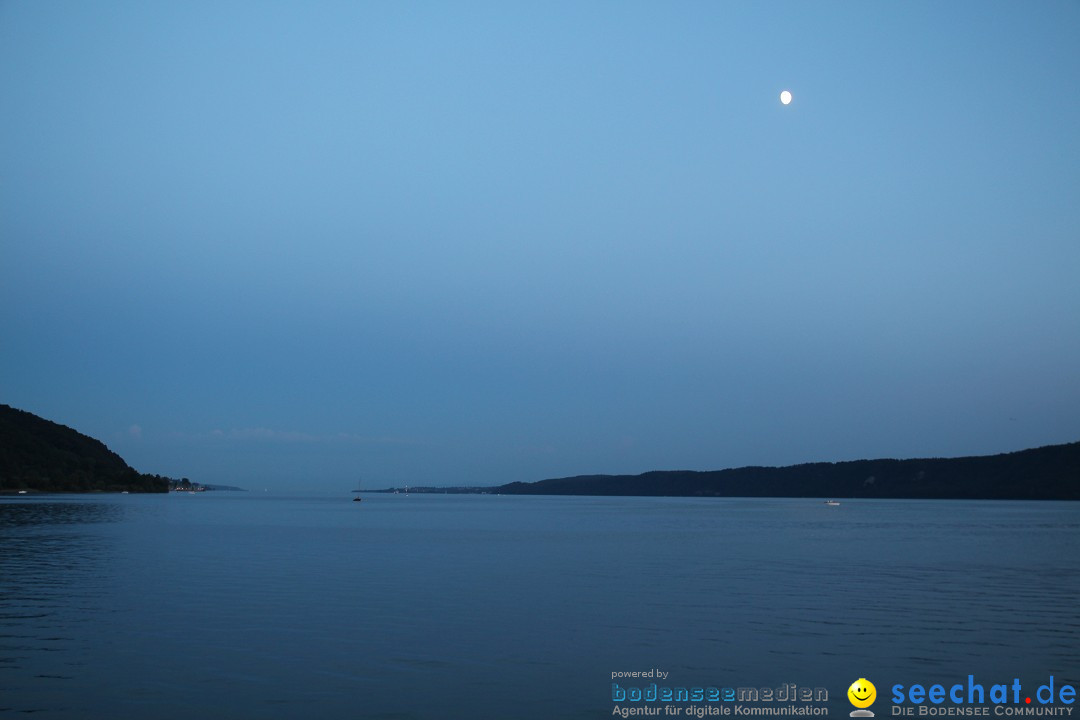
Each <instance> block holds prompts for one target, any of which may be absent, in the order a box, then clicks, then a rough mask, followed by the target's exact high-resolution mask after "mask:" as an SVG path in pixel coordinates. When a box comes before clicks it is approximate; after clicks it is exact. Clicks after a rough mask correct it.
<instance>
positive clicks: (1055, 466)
mask: <svg viewBox="0 0 1080 720" xmlns="http://www.w3.org/2000/svg"><path fill="white" fill-rule="evenodd" d="M489 491H490V492H498V493H503V494H519V495H651V496H681V497H684V496H691V497H692V496H702V497H819V498H966V499H980V498H982V499H1018V500H1080V442H1075V443H1069V444H1067V445H1048V446H1046V447H1041V448H1036V449H1033V450H1021V451H1019V452H1013V453H1007V454H1003V455H988V456H981V457H962V458H948V459H945V458H931V459H920V460H855V461H851V462H838V463H809V464H805V465H793V466H789V467H743V468H735V469H731V470H714V471H706V472H693V471H658V472H648V473H644V474H642V475H581V476H578V477H568V478H556V479H551V480H541V481H539V482H534V483H520V482H517V483H511V484H509V485H502V486H500V487H496V488H490V489H489Z"/></svg>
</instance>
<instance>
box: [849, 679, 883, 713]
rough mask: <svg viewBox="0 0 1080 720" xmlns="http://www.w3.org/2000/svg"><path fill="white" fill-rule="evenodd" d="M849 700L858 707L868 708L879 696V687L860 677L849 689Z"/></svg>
mask: <svg viewBox="0 0 1080 720" xmlns="http://www.w3.org/2000/svg"><path fill="white" fill-rule="evenodd" d="M847 697H848V700H850V701H851V704H852V705H854V706H855V707H857V708H868V707H870V706H871V705H873V704H874V700H875V699H876V698H877V688H875V687H874V683H872V682H870V681H869V680H867V679H866V678H859V679H858V680H856V681H855V682H853V683H851V687H849V688H848V689H847Z"/></svg>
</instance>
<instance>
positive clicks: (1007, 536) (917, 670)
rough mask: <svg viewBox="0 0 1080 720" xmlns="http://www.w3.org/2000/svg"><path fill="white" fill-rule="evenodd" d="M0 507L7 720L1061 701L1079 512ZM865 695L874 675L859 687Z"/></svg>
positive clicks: (647, 503) (717, 503)
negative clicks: (657, 678)
mask: <svg viewBox="0 0 1080 720" xmlns="http://www.w3.org/2000/svg"><path fill="white" fill-rule="evenodd" d="M205 495H206V496H205V497H199V496H192V495H173V496H157V497H150V496H138V497H137V496H123V497H101V498H92V499H88V500H86V501H79V502H46V501H41V500H36V499H35V500H32V501H4V500H0V548H2V549H3V554H2V555H0V575H2V578H3V585H2V589H0V688H3V692H2V693H0V717H8V716H10V717H15V716H19V717H21V716H22V713H24V712H29V711H36V712H35V717H45V718H50V719H53V718H55V719H58V720H59V719H66V718H80V719H90V720H94V719H96V718H116V717H138V718H144V719H146V720H173V719H174V718H175V719H177V720H179V719H180V718H190V717H201V718H248V717H250V718H267V719H268V720H276V719H278V718H281V719H285V718H294V717H300V716H304V715H312V716H318V717H326V718H338V717H362V718H379V717H385V718H391V717H393V718H418V719H419V718H457V717H461V718H485V717H514V718H519V719H521V720H532V719H533V718H537V719H539V718H550V717H559V718H575V717H581V718H584V717H606V716H609V715H610V713H611V703H610V692H609V689H610V685H609V680H610V674H611V672H613V671H617V670H639V669H646V668H650V667H660V668H663V669H664V670H665V671H667V672H670V673H671V677H672V679H673V680H674V681H677V682H679V683H685V684H694V683H701V684H731V685H732V686H738V685H740V684H745V685H758V686H761V685H779V684H781V683H787V682H794V683H798V684H799V685H803V686H824V687H828V688H830V693H833V692H834V691H835V700H836V702H835V703H834V702H833V699H834V698H833V697H832V696H831V697H830V715H837V716H846V714H847V712H848V711H849V710H850V707H845V706H846V704H847V703H846V700H845V698H844V695H843V692H844V690H845V688H846V687H847V685H849V684H850V682H851V680H853V679H855V678H857V677H868V678H871V679H873V680H874V681H875V682H877V681H878V679H882V680H885V681H888V680H890V679H892V682H905V683H908V684H910V683H914V682H920V681H929V680H935V679H936V680H951V679H953V678H956V677H959V678H961V679H963V678H964V677H966V675H967V674H968V673H974V674H976V675H980V676H983V675H985V676H986V677H988V678H995V679H997V678H1004V679H1006V680H1008V679H1011V678H1013V677H1020V678H1023V679H1024V680H1025V682H1026V681H1028V680H1030V681H1032V682H1035V683H1036V684H1037V683H1040V682H1044V681H1045V679H1046V678H1047V677H1048V676H1049V675H1051V674H1052V675H1054V676H1055V677H1056V678H1058V679H1059V681H1060V682H1072V683H1073V684H1074V685H1075V684H1078V682H1080V677H1077V671H1078V670H1080V609H1078V605H1077V602H1076V598H1077V597H1080V503H1013V502H989V503H987V502H950V501H941V502H917V501H866V502H851V503H847V502H845V503H844V504H843V505H842V506H841V507H838V508H826V507H823V506H822V505H821V503H819V502H807V501H801V500H737V499H736V500H694V499H671V498H528V497H517V498H509V497H508V498H501V497H494V496H466V497H455V496H413V497H408V496H377V495H373V496H371V497H369V498H365V502H364V503H363V504H362V506H360V507H358V506H357V505H358V504H354V503H352V502H350V501H349V499H348V498H343V499H340V500H331V499H324V500H310V499H281V498H278V499H275V498H266V497H259V496H254V495H226V494H220V495H216V496H213V497H210V495H211V494H210V493H206V494H205ZM881 687H882V685H880V684H879V692H880V688H881Z"/></svg>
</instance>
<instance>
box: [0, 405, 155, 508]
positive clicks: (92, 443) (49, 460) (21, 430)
mask: <svg viewBox="0 0 1080 720" xmlns="http://www.w3.org/2000/svg"><path fill="white" fill-rule="evenodd" d="M167 487H168V483H167V481H166V480H165V479H164V478H159V477H156V476H152V475H142V474H140V473H138V472H137V471H135V470H134V469H132V468H131V467H129V466H128V464H127V463H126V462H124V460H123V459H122V458H121V457H120V456H119V455H117V454H116V453H114V452H113V451H111V450H109V448H107V447H105V445H104V443H102V442H100V441H99V440H95V439H94V438H92V437H87V436H86V435H83V434H82V433H79V432H76V431H75V430H72V429H71V428H69V427H66V426H64V425H59V424H57V423H54V422H50V421H49V420H45V419H43V418H40V417H38V416H37V415H34V414H32V413H28V412H25V411H23V410H17V409H15V408H12V407H9V406H7V405H0V491H18V490H37V491H43V492H94V491H106V492H107V491H114V492H119V491H121V490H128V491H130V492H165V491H166V489H167Z"/></svg>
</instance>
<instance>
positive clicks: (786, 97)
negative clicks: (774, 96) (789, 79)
mask: <svg viewBox="0 0 1080 720" xmlns="http://www.w3.org/2000/svg"><path fill="white" fill-rule="evenodd" d="M780 102H782V103H783V104H785V105H789V104H791V93H789V92H788V91H787V90H784V91H783V92H781V93H780Z"/></svg>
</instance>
